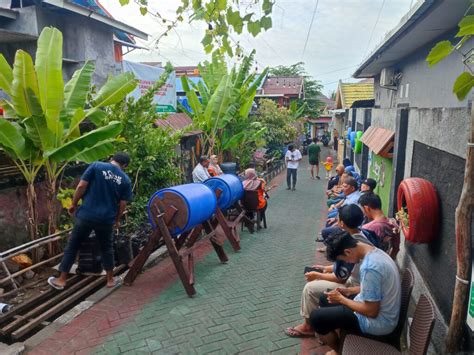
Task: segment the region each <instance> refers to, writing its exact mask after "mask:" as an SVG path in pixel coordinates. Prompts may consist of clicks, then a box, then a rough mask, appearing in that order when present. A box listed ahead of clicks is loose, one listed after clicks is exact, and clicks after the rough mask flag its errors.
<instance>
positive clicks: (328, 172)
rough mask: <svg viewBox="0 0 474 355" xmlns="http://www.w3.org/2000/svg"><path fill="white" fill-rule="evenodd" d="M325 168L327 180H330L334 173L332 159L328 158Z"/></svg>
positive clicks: (324, 163)
mask: <svg viewBox="0 0 474 355" xmlns="http://www.w3.org/2000/svg"><path fill="white" fill-rule="evenodd" d="M323 165H324V168H325V169H326V180H329V179H330V178H331V173H332V166H333V162H332V157H327V158H326V160H325V161H324V162H323Z"/></svg>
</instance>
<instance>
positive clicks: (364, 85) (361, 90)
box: [336, 81, 374, 109]
mask: <svg viewBox="0 0 474 355" xmlns="http://www.w3.org/2000/svg"><path fill="white" fill-rule="evenodd" d="M336 96H337V97H336V108H346V109H347V108H350V107H351V106H352V104H353V103H354V101H359V100H370V99H373V98H374V83H373V82H365V81H364V82H360V83H342V82H340V83H339V87H338V88H337V94H336ZM339 106H340V107H339Z"/></svg>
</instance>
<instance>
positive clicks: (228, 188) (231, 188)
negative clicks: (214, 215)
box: [204, 174, 244, 211]
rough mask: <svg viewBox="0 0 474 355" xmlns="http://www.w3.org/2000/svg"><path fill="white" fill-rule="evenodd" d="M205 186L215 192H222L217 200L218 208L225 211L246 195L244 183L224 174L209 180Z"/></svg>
mask: <svg viewBox="0 0 474 355" xmlns="http://www.w3.org/2000/svg"><path fill="white" fill-rule="evenodd" d="M204 184H205V185H207V186H208V187H209V188H210V189H211V190H212V191H214V192H216V191H217V189H219V190H220V191H221V194H220V195H219V198H218V199H217V206H219V208H220V209H221V210H223V211H225V210H226V209H228V208H229V207H230V206H232V205H233V204H234V203H235V202H236V201H238V200H240V199H241V198H242V197H243V195H244V186H243V185H242V181H240V179H239V178H238V177H237V176H235V175H232V174H224V175H219V176H216V177H213V178H210V179H207V180H206V181H204Z"/></svg>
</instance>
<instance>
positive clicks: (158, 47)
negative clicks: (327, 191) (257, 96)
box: [101, 0, 417, 95]
mask: <svg viewBox="0 0 474 355" xmlns="http://www.w3.org/2000/svg"><path fill="white" fill-rule="evenodd" d="M252 1H253V0H241V1H240V2H241V3H244V4H245V3H251V2H252ZM416 1H417V0H275V5H274V7H273V13H272V21H273V27H272V28H271V29H270V30H268V31H266V32H261V33H260V34H259V35H258V36H257V37H255V38H254V37H252V35H250V34H248V33H245V31H244V34H242V35H240V36H238V35H236V34H233V35H232V36H231V37H232V38H233V40H234V41H239V42H240V44H241V46H242V47H243V48H244V52H245V53H250V51H251V50H252V49H256V51H257V54H256V66H257V67H258V69H259V70H262V69H263V68H264V67H266V66H270V67H272V66H277V65H291V64H294V63H296V62H299V61H303V62H305V68H306V71H307V72H308V73H309V74H310V75H311V76H313V78H314V79H316V80H319V81H320V82H321V84H323V87H324V88H323V93H324V94H326V95H329V94H330V93H331V92H332V91H334V90H335V89H336V88H337V85H338V81H339V80H343V81H354V79H351V76H352V74H353V73H354V71H355V69H356V68H357V66H358V64H360V63H361V62H362V61H363V59H365V58H366V57H367V56H368V55H369V54H370V53H371V51H373V50H374V49H375V48H376V47H377V45H379V44H380V43H381V42H382V40H383V38H384V36H385V35H386V34H387V33H388V32H389V31H390V30H392V29H393V28H394V27H395V26H396V25H397V24H398V23H399V22H400V20H401V18H402V17H403V16H404V15H405V14H406V13H407V12H408V11H409V9H410V7H411V6H413V5H414V4H415V3H416ZM148 2H149V4H150V5H149V11H150V13H155V12H159V13H160V14H161V15H162V16H163V17H165V18H168V19H174V18H175V17H176V15H175V10H176V8H177V7H178V6H179V4H180V3H181V1H180V0H148ZM101 3H102V5H103V6H104V7H105V8H106V9H107V10H108V11H109V12H110V13H111V14H112V15H113V16H114V17H115V18H116V19H117V20H120V21H122V22H124V23H127V24H128V25H131V26H133V27H135V28H138V29H140V30H141V31H143V32H146V33H147V34H149V40H148V41H147V42H145V41H142V40H137V44H139V45H142V46H144V47H146V48H148V50H138V49H137V50H134V51H132V52H131V53H129V54H127V55H126V56H125V59H126V60H130V61H161V62H166V61H170V62H171V63H172V64H173V65H175V66H181V65H197V64H198V63H199V62H200V61H204V60H206V59H208V56H207V55H206V54H205V53H204V50H203V48H202V45H201V43H200V41H201V39H202V36H203V35H204V29H205V27H206V25H205V24H203V23H199V22H192V23H188V22H187V21H185V22H182V23H179V24H178V26H177V28H176V29H175V30H173V31H172V32H171V33H169V35H168V36H166V37H162V38H161V39H160V41H159V42H158V43H156V39H157V38H158V37H159V36H160V34H162V33H163V32H164V30H165V26H164V25H163V23H162V22H161V21H160V20H159V19H158V18H157V17H156V16H153V15H152V14H147V15H146V16H142V15H141V14H140V12H139V8H138V6H137V5H135V4H133V1H131V2H130V4H129V5H126V6H124V7H122V6H120V4H119V1H118V0H102V1H101ZM316 3H317V8H316ZM315 8H316V12H315V16H314V21H313V25H312V26H311V30H310V23H311V18H312V16H313V13H314V10H315ZM308 33H309V34H308ZM307 38H308V41H307V45H306V50H304V47H305V42H306V39H307Z"/></svg>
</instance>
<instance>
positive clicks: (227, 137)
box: [181, 51, 268, 155]
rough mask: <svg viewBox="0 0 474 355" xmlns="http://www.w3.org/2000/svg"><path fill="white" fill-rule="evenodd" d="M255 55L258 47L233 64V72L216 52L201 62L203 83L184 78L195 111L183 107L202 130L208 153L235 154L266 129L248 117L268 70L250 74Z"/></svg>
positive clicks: (185, 87) (254, 140)
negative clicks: (209, 60) (210, 58)
mask: <svg viewBox="0 0 474 355" xmlns="http://www.w3.org/2000/svg"><path fill="white" fill-rule="evenodd" d="M254 55H255V51H253V52H252V53H251V54H250V55H249V56H247V57H244V59H243V61H242V64H241V65H240V67H239V68H238V69H237V68H236V67H233V68H232V70H231V71H230V73H228V71H227V67H226V65H225V63H224V61H223V59H222V58H219V57H218V56H214V57H213V60H212V62H211V63H204V65H201V66H200V72H201V74H202V77H203V80H204V84H203V83H198V84H194V83H191V82H190V81H189V80H188V79H187V78H186V77H182V78H181V80H182V83H183V89H184V91H185V93H186V97H187V99H188V102H189V105H190V107H191V109H192V111H187V110H186V109H185V108H182V109H184V110H185V111H186V112H187V113H188V114H189V115H190V116H191V117H192V118H193V122H194V125H195V127H196V128H198V129H200V130H202V131H203V148H204V152H206V153H207V154H211V153H214V154H221V153H222V152H226V153H230V155H235V153H236V152H238V151H239V149H240V148H241V147H242V146H244V145H245V144H248V143H250V142H256V141H258V140H259V137H261V135H262V133H263V128H262V127H260V126H259V125H258V124H251V122H250V121H249V118H248V117H249V113H250V110H251V108H252V105H253V102H254V101H253V100H254V98H255V95H256V93H257V88H258V87H259V85H260V84H261V82H262V81H263V79H264V78H265V76H266V75H267V71H268V70H267V69H265V70H264V71H263V72H262V73H261V74H260V75H258V76H257V75H256V74H255V73H252V74H250V69H251V66H252V63H253V58H254ZM196 92H199V94H200V96H201V100H199V98H198V96H197V94H196Z"/></svg>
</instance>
